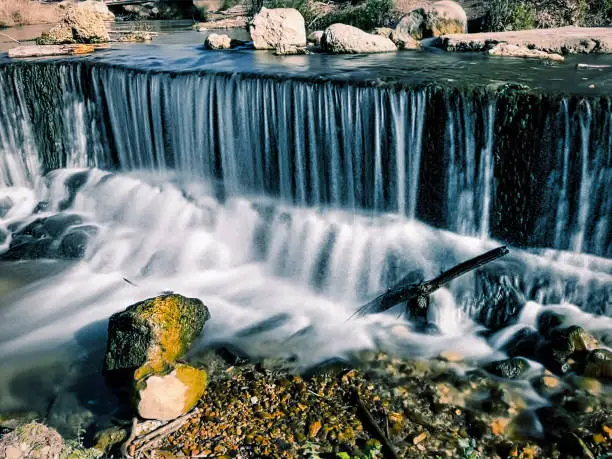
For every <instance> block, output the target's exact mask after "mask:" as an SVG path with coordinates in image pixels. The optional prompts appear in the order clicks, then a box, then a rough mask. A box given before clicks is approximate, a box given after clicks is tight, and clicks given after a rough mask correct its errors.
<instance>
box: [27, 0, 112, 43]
mask: <svg viewBox="0 0 612 459" xmlns="http://www.w3.org/2000/svg"><path fill="white" fill-rule="evenodd" d="M97 4H98V2H93V1H88V2H85V6H79V5H75V6H69V7H68V8H67V9H66V13H65V14H64V16H63V17H62V19H61V20H60V22H58V23H57V24H56V25H55V26H54V27H53V28H52V29H51V30H50V31H49V32H48V33H44V34H42V35H41V37H40V38H39V39H38V44H41V45H59V44H63V43H104V42H107V41H110V36H109V34H108V31H107V30H106V26H105V25H104V21H105V20H106V19H107V18H108V16H106V15H105V13H103V12H102V10H101V8H100V7H99V6H98V5H97ZM109 13H110V12H109Z"/></svg>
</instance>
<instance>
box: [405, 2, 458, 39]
mask: <svg viewBox="0 0 612 459" xmlns="http://www.w3.org/2000/svg"><path fill="white" fill-rule="evenodd" d="M395 30H396V31H397V32H399V33H401V34H404V35H409V36H411V37H413V38H415V39H417V40H422V39H423V38H431V37H440V36H442V35H448V34H455V33H466V32H467V15H466V14H465V11H464V10H463V8H462V7H461V5H459V4H458V3H456V2H453V1H450V0H443V1H440V2H436V3H434V4H433V5H431V6H428V7H423V8H417V9H415V10H412V11H411V12H410V13H408V14H407V15H406V16H404V17H403V18H402V19H401V20H400V21H399V23H398V24H397V26H396V28H395Z"/></svg>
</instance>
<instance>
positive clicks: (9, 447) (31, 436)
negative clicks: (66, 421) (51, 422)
mask: <svg viewBox="0 0 612 459" xmlns="http://www.w3.org/2000/svg"><path fill="white" fill-rule="evenodd" d="M63 446H64V441H63V440H62V437H61V435H60V434H59V433H57V431H56V430H55V429H51V428H50V427H47V426H44V425H42V424H38V423H36V422H32V423H30V424H24V425H22V426H19V427H17V429H15V430H14V431H12V432H9V433H7V434H6V435H4V436H2V437H1V438H0V457H2V458H5V459H25V458H28V459H55V458H58V457H60V453H61V452H62V448H63Z"/></svg>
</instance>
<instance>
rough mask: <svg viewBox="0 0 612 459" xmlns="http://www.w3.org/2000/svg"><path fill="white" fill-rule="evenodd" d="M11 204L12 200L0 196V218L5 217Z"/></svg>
mask: <svg viewBox="0 0 612 459" xmlns="http://www.w3.org/2000/svg"><path fill="white" fill-rule="evenodd" d="M13 205H14V203H13V200H12V199H11V198H9V197H8V196H4V197H3V198H0V218H4V217H6V215H7V214H8V213H9V211H10V210H11V209H12V207H13Z"/></svg>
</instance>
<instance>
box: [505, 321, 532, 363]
mask: <svg viewBox="0 0 612 459" xmlns="http://www.w3.org/2000/svg"><path fill="white" fill-rule="evenodd" d="M539 341H540V335H539V333H538V332H537V331H536V330H534V329H533V328H530V327H524V328H521V329H520V330H519V331H517V332H516V333H515V334H514V335H513V336H512V338H510V340H508V342H507V343H506V344H504V346H503V347H502V348H501V350H502V351H503V352H505V353H506V354H508V356H509V357H528V358H531V357H533V355H534V352H535V349H536V347H537V345H538V342H539Z"/></svg>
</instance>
